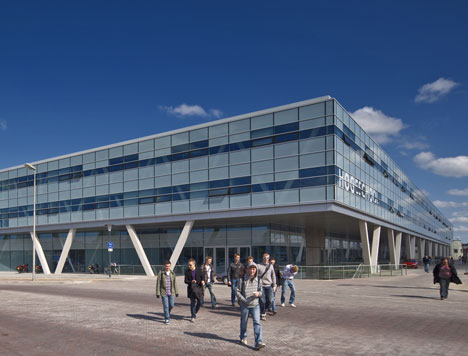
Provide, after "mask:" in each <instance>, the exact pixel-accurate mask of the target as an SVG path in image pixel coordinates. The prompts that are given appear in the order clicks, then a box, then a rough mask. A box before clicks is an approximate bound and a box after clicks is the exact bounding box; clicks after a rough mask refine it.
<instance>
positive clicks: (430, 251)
mask: <svg viewBox="0 0 468 356" xmlns="http://www.w3.org/2000/svg"><path fill="white" fill-rule="evenodd" d="M427 247H428V250H429V253H428V255H429V256H430V257H431V258H433V257H434V250H433V249H432V241H427Z"/></svg>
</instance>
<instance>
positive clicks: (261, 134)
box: [250, 127, 274, 139]
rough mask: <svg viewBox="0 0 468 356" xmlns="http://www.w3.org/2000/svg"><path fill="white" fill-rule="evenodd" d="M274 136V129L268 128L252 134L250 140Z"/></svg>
mask: <svg viewBox="0 0 468 356" xmlns="http://www.w3.org/2000/svg"><path fill="white" fill-rule="evenodd" d="M273 134H274V129H273V127H266V128H264V129H259V130H253V131H251V132H250V138H251V139H255V138H259V137H265V136H271V135H273Z"/></svg>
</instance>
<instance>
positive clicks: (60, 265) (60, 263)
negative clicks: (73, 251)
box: [55, 229, 76, 274]
mask: <svg viewBox="0 0 468 356" xmlns="http://www.w3.org/2000/svg"><path fill="white" fill-rule="evenodd" d="M75 233H76V229H70V230H69V231H68V235H67V239H66V240H65V245H63V248H62V253H61V254H60V259H59V261H58V264H57V268H55V274H62V270H63V266H64V265H65V261H66V260H67V257H68V252H70V247H71V245H72V242H73V239H74V238H75Z"/></svg>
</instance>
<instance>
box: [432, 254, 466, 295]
mask: <svg viewBox="0 0 468 356" xmlns="http://www.w3.org/2000/svg"><path fill="white" fill-rule="evenodd" d="M432 274H433V275H434V284H436V283H439V284H440V299H441V300H444V299H447V297H448V290H449V285H450V282H454V283H456V284H461V283H462V282H461V281H460V278H458V275H457V270H456V269H455V266H454V265H453V263H449V260H448V258H447V257H444V258H443V259H442V261H440V263H438V264H437V265H436V266H435V267H434V270H433V271H432Z"/></svg>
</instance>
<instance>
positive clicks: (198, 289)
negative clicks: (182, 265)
mask: <svg viewBox="0 0 468 356" xmlns="http://www.w3.org/2000/svg"><path fill="white" fill-rule="evenodd" d="M184 282H185V284H186V285H187V297H188V298H190V313H191V318H190V321H191V322H192V323H194V322H195V319H196V318H197V313H198V310H199V309H200V306H201V300H202V299H203V285H204V284H205V281H204V280H203V272H202V270H201V269H200V268H196V263H195V260H194V259H193V258H191V259H189V261H188V268H187V270H186V271H185V279H184Z"/></svg>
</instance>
